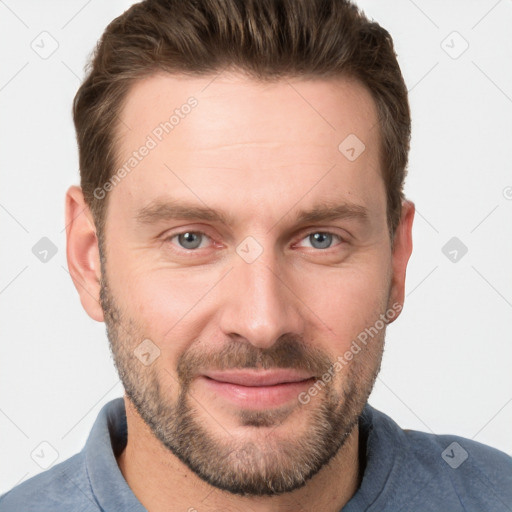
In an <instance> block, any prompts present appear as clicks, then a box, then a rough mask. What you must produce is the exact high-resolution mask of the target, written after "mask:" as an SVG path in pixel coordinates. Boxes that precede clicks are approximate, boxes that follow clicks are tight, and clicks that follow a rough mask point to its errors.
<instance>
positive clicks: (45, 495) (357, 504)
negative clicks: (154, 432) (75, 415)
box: [0, 398, 512, 512]
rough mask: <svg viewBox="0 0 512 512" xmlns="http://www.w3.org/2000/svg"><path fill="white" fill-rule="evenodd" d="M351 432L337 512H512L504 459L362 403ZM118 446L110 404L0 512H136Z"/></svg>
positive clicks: (121, 412)
mask: <svg viewBox="0 0 512 512" xmlns="http://www.w3.org/2000/svg"><path fill="white" fill-rule="evenodd" d="M359 427H360V452H361V457H362V462H363V464H364V474H363V480H362V483H361V486H360V487H359V489H358V490H357V492H356V493H355V494H354V496H353V497H352V498H351V499H350V501H349V502H348V503H347V504H346V505H345V506H344V507H343V509H342V510H343V512H362V511H367V512H370V511H372V512H373V511H375V512H377V511H378V512H384V511H389V512H400V511H403V512H406V511H410V510H414V511H415V512H433V511H436V512H437V511H443V512H463V511H465V512H469V511H479V512H480V511H493V512H512V457H510V456H509V455H507V454H506V453H504V452H501V451H499V450H496V449H494V448H491V447H489V446H486V445H483V444H481V443H477V442H475V441H471V440H469V439H465V438H462V437H458V436H452V435H434V434H427V433H424V432H419V431H415V430H403V429H401V428H400V427H399V426H398V425H397V424H396V423H395V422H394V421H393V420H392V419H391V418H389V417H388V416H387V415H385V414H384V413H382V412H380V411H378V410H377V409H375V408H373V407H371V406H370V405H369V404H366V406H365V408H364V410H363V413H362V415H361V418H360V421H359ZM126 440H127V426H126V412H125V408H124V401H123V399H122V398H116V399H114V400H112V401H110V402H108V403H107V404H105V405H104V406H103V408H102V409H101V411H100V412H99V414H98V417H97V419H96V421H95V423H94V425H93V427H92V430H91V433H90V435H89V438H88V439H87V442H86V444H85V446H84V448H83V449H82V451H81V452H80V453H77V454H76V455H74V456H73V457H70V458H69V459H67V460H65V461H63V462H61V463H59V464H56V465H55V466H53V467H52V468H50V469H48V470H47V471H44V472H42V473H40V474H38V475H36V476H34V477H32V478H30V479H28V480H26V481H25V482H23V483H21V484H19V485H18V486H16V487H14V488H13V489H11V490H10V491H9V492H7V493H6V494H4V495H2V496H0V512H36V511H37V512H75V511H76V512H97V511H108V512H114V511H123V512H124V511H127V512H144V511H145V510H146V509H145V508H144V507H143V506H142V504H141V503H140V502H139V500H138V499H137V498H136V497H135V495H134V494H133V492H132V491H131V489H130V487H129V486H128V484H127V483H126V480H125V479H124V477H123V475H122V473H121V471H120V469H119V466H118V465H117V461H116V455H117V454H119V453H120V452H121V451H122V450H123V448H124V447H125V446H126ZM170 509H172V504H171V505H170ZM340 512H341V511H340Z"/></svg>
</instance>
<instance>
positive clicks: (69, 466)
mask: <svg viewBox="0 0 512 512" xmlns="http://www.w3.org/2000/svg"><path fill="white" fill-rule="evenodd" d="M21 510H23V512H36V511H37V512H50V511H51V512H61V511H62V512H64V511H66V512H69V511H70V510H77V511H80V512H92V511H95V512H96V511H98V510H100V509H99V507H98V506H97V504H96V501H95V499H94V496H93V494H92V492H91V487H90V484H89V479H88V476H87V470H86V466H85V462H84V454H83V452H80V453H77V454H76V455H73V456H72V457H70V458H69V459H66V460H65V461H63V462H61V463H59V464H56V465H55V466H53V467H52V468H50V469H48V470H46V471H43V472H42V473H39V474H37V475H35V476H33V477H32V478H29V479H28V480H26V481H25V482H22V483H21V484H19V485H17V486H16V487H14V488H13V489H11V490H10V491H8V492H7V493H5V494H3V495H2V496H0V512H11V511H12V512H19V511H21Z"/></svg>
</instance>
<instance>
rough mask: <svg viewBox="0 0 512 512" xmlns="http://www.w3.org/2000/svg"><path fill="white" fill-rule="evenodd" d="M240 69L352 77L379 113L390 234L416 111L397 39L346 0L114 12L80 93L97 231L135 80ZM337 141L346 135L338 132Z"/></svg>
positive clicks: (200, 3)
mask: <svg viewBox="0 0 512 512" xmlns="http://www.w3.org/2000/svg"><path fill="white" fill-rule="evenodd" d="M225 69H230V70H233V69H234V70H239V71H242V72H244V73H246V74H247V75H248V76H251V77H253V78H255V79H258V80H277V79H279V78H283V77H306V78H307V77H311V78H316V77H325V78H329V77H336V76H347V77H352V78H356V79H357V80H358V81H359V82H360V83H362V84H363V85H364V86H365V87H366V88H367V89H368V90H369V91H370V93H371V95H372V97H373V99H374V101H375V103H376V106H377V111H378V115H379V128H380V140H381V151H380V162H381V167H382V174H383V179H384V182H385V186H386V193H387V221H388V227H389V232H390V237H391V240H393V238H394V233H395V231H396V227H397V226H398V223H399V221H400V216H401V207H402V201H403V199H404V194H403V183H404V180H405V176H406V166H407V160H408V153H409V143H410V133H411V120H410V111H409V103H408V98H407V88H406V86H405V83H404V79H403V77H402V74H401V71H400V67H399V65H398V62H397V59H396V54H395V51H394V47H393V41H392V39H391V36H390V35H389V33H388V32H387V31H386V30H385V29H383V28H382V27H381V26H380V25H378V24H377V23H375V22H372V21H370V20H369V19H368V18H367V17H366V16H365V15H364V13H363V12H362V11H360V10H359V9H358V8H357V7H356V6H355V5H354V4H352V3H351V2H350V1H349V0H145V1H142V2H140V3H137V4H134V5H133V6H131V7H130V8H129V9H128V10H127V11H126V12H124V13H123V14H122V15H121V16H119V17H118V18H116V19H114V20H113V21H112V22H111V23H110V24H109V25H108V27H107V28H106V29H105V32H104V33H103V35H102V37H101V39H100V40H99V42H98V44H97V46H96V48H95V51H94V54H93V57H92V59H91V62H90V63H89V66H88V70H87V76H86V78H85V80H84V82H83V83H82V85H81V87H80V88H79V89H78V92H77V94H76V96H75V99H74V103H73V120H74V123H75V128H76V134H77V141H78V149H79V163H80V176H81V186H82V190H83V193H84V196H85V201H86V203H87V204H88V206H89V208H90V209H91V212H92V214H93V216H94V220H95V224H96V229H97V231H98V234H99V235H100V236H101V232H102V230H103V227H104V221H105V212H106V207H107V199H108V197H105V199H98V198H97V197H96V196H95V194H94V191H95V190H97V189H98V187H102V186H103V184H104V183H106V182H107V181H108V180H109V179H110V178H111V176H112V175H113V173H114V172H115V169H116V164H117V155H116V143H117V142H118V141H117V139H116V128H117V127H118V125H119V123H120V121H119V114H120V112H121V109H122V107H123V102H124V100H125V99H126V96H127V94H128V92H129V89H130V86H131V85H132V84H133V83H134V82H135V81H136V80H139V79H141V78H144V77H147V76H150V75H151V74H153V73H155V72H158V71H166V72H170V73H186V74H190V75H192V76H198V75H208V74H212V73H217V72H220V71H222V70H225ZM340 142H341V141H340Z"/></svg>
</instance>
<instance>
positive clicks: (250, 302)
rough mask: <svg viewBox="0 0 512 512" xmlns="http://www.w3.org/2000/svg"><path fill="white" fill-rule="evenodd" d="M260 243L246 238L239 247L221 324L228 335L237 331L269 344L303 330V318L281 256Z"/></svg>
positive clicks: (250, 339) (262, 344) (259, 344)
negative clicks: (285, 335)
mask: <svg viewBox="0 0 512 512" xmlns="http://www.w3.org/2000/svg"><path fill="white" fill-rule="evenodd" d="M249 238H250V237H249ZM256 243H258V242H256V241H255V239H252V240H251V239H249V240H247V239H246V240H245V241H244V242H242V243H241V244H239V246H238V247H237V254H236V255H234V256H235V258H234V268H233V271H232V272H230V276H229V278H228V281H229V282H227V283H225V287H226V294H225V301H224V302H223V312H222V315H221V328H222V330H223V332H224V334H225V335H233V334H236V335H238V336H241V337H243V338H245V339H246V340H247V341H248V342H249V343H251V344H252V345H254V346H257V347H259V348H268V347H270V346H272V345H273V344H274V343H275V342H276V341H277V340H278V339H279V337H280V336H282V335H283V334H287V333H293V334H295V335H297V334H301V333H302V320H301V316H300V312H299V311H298V310H297V301H295V300H294V298H293V292H292V291H291V290H290V289H289V284H288V283H286V273H285V272H282V270H283V269H282V268H281V265H282V262H281V260H280V258H279V257H277V256H276V255H275V252H274V251H273V250H272V249H271V248H269V247H265V249H263V246H262V244H260V243H258V245H259V248H258V246H256ZM251 253H252V254H251ZM258 253H259V254H258ZM249 254H250V255H249Z"/></svg>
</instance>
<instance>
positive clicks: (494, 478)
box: [371, 408, 512, 511]
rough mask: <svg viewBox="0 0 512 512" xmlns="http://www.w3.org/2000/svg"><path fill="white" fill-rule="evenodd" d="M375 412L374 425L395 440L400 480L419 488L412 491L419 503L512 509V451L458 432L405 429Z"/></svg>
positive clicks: (417, 504)
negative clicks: (507, 452) (489, 444)
mask: <svg viewBox="0 0 512 512" xmlns="http://www.w3.org/2000/svg"><path fill="white" fill-rule="evenodd" d="M371 412H372V417H371V420H372V424H373V425H372V426H373V427H374V428H375V429H376V430H377V431H380V432H382V431H385V433H386V435H384V436H382V441H383V442H386V443H392V444H393V445H394V447H393V448H394V452H395V453H397V458H396V460H397V465H399V466H400V467H399V468H395V470H396V471H397V474H399V475H400V476H401V478H400V479H395V480H396V481H398V480H401V481H402V482H404V480H405V481H407V485H408V486H410V487H412V488H414V489H415V491H414V492H412V493H411V494H410V496H411V498H412V499H413V501H414V504H415V505H416V506H420V505H421V504H422V505H421V506H423V507H425V506H426V503H430V504H433V503H435V504H436V505H438V506H441V505H443V503H444V504H446V503H450V504H451V503H453V504H454V505H455V504H457V506H458V507H460V508H454V510H494V511H501V510H503V511H505V510H506V511H509V510H512V457H510V455H508V454H506V453H505V452H503V451H500V450H498V449H496V448H493V447H491V446H487V445H485V444H482V443H479V442H477V441H474V440H472V439H467V438H464V437H461V436H457V435H450V434H432V433H427V432H421V431H418V430H407V429H402V428H400V427H399V426H398V425H397V424H396V423H395V422H394V421H393V420H392V419H391V418H389V417H388V416H387V415H385V414H384V413H382V412H380V411H377V410H375V409H373V408H372V411H371ZM389 448H390V451H393V450H391V447H389ZM395 490H398V489H395ZM409 492H411V491H409ZM413 496H414V497H413ZM421 506H420V509H421ZM450 506H452V505H450ZM418 510H419V509H418ZM429 510H430V509H429Z"/></svg>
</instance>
